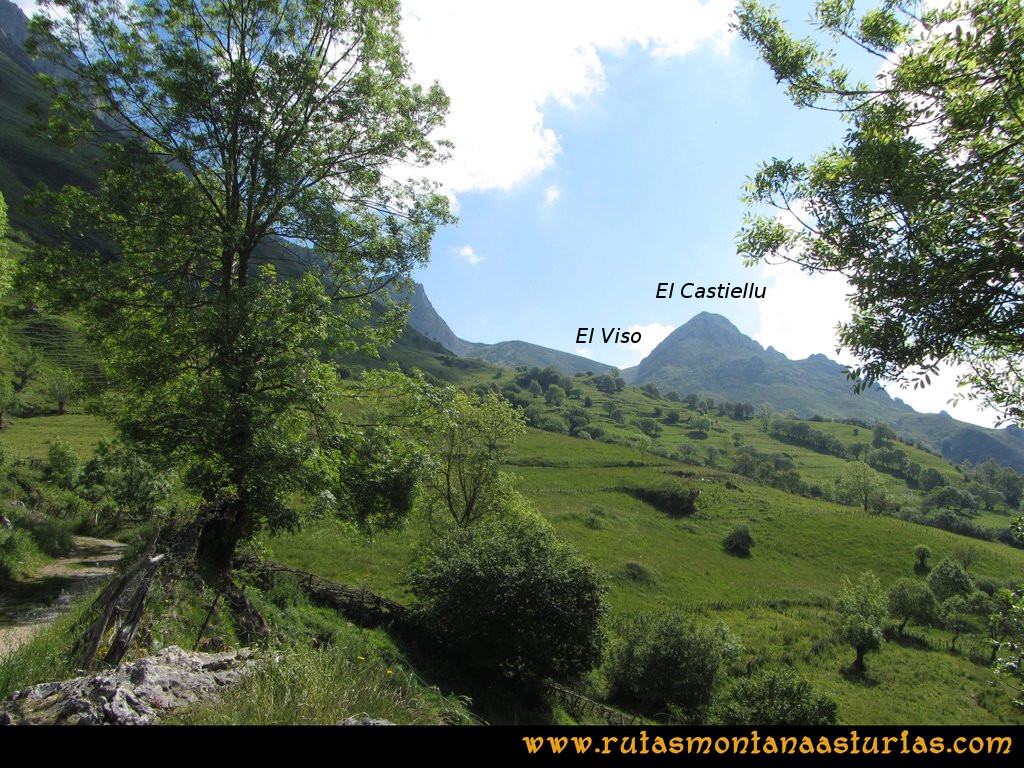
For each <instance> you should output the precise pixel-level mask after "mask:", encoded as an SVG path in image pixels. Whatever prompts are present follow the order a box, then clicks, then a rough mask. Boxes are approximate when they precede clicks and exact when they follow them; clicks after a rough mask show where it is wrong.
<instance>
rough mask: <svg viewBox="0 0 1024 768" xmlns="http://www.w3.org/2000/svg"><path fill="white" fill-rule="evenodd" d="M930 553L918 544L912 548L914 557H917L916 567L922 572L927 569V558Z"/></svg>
mask: <svg viewBox="0 0 1024 768" xmlns="http://www.w3.org/2000/svg"><path fill="white" fill-rule="evenodd" d="M931 554H932V551H931V550H930V549H929V548H928V547H927V546H926V545H924V544H918V545H917V546H916V547H914V556H915V557H917V566H918V568H919V569H921V570H924V569H925V568H927V567H928V558H929V557H931Z"/></svg>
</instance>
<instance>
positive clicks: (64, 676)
mask: <svg viewBox="0 0 1024 768" xmlns="http://www.w3.org/2000/svg"><path fill="white" fill-rule="evenodd" d="M2 535H3V534H2V532H0V536H2ZM97 596H98V592H94V593H93V594H91V595H84V596H82V597H81V598H80V599H79V600H77V601H76V602H75V603H74V604H73V605H72V606H71V607H70V608H69V609H68V610H67V611H66V612H65V613H63V614H61V615H60V616H58V617H57V618H56V619H54V621H53V622H51V623H50V624H48V625H47V626H45V627H43V628H42V629H41V630H39V632H37V633H36V634H35V635H33V637H32V638H31V639H30V640H29V641H28V642H27V643H25V644H24V645H22V646H21V647H20V648H18V649H17V650H15V651H13V652H11V653H9V654H7V655H6V656H3V657H0V701H2V700H6V699H7V698H8V697H9V696H10V695H11V694H12V693H14V692H15V691H17V690H21V689H22V688H26V687H28V686H30V685H35V684H37V683H45V682H52V681H54V680H69V679H71V678H72V677H74V676H75V673H76V671H77V667H76V664H75V659H73V658H72V655H71V652H70V651H71V648H72V646H73V645H74V643H75V640H77V639H78V637H79V636H80V635H81V634H82V632H84V631H85V628H86V626H87V622H88V621H89V620H91V618H93V617H92V616H91V614H90V608H91V607H92V603H93V601H94V600H95V599H96V597H97Z"/></svg>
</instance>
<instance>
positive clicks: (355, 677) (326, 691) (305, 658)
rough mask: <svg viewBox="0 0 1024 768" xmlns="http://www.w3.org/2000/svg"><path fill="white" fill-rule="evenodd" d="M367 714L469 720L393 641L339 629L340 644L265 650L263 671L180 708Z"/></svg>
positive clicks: (253, 715) (282, 718) (317, 721)
mask: <svg viewBox="0 0 1024 768" xmlns="http://www.w3.org/2000/svg"><path fill="white" fill-rule="evenodd" d="M367 713H369V715H370V716H372V717H374V718H380V719H384V720H388V721H389V722H392V723H397V724H400V725H438V724H445V723H447V724H463V723H469V722H472V720H471V717H470V715H469V714H468V713H467V712H466V710H465V708H464V707H463V706H462V705H461V704H460V703H459V702H457V701H453V700H449V699H446V698H444V697H443V696H442V695H441V694H440V693H439V692H438V691H437V689H436V688H428V687H427V686H426V685H424V684H423V683H422V682H420V681H419V680H418V679H417V677H416V674H415V672H413V671H412V670H410V669H409V668H408V665H407V664H406V663H405V662H404V661H403V660H402V659H401V658H400V656H399V654H398V652H397V650H396V649H394V647H393V646H392V647H385V648H383V649H380V648H378V647H377V644H375V643H374V638H373V637H372V636H370V634H369V633H367V632H365V631H363V630H359V629H356V628H353V627H351V625H349V627H347V628H345V627H339V628H338V630H337V632H336V633H335V642H334V643H332V644H331V645H330V646H328V647H314V646H311V645H310V644H309V643H307V642H301V641H295V642H290V643H288V644H286V645H281V646H278V647H273V648H270V649H268V652H267V656H266V658H265V659H264V660H263V661H261V662H260V667H259V669H257V670H255V671H254V672H253V673H252V674H249V675H246V676H245V678H244V679H243V680H242V681H240V682H239V683H238V684H237V685H233V686H231V687H230V688H228V689H227V690H226V691H225V692H224V694H223V695H222V696H219V697H217V698H216V699H215V700H211V701H203V702H201V703H198V704H196V705H194V706H191V707H189V708H188V709H185V710H183V711H181V712H179V713H175V715H174V716H173V718H172V722H174V723H178V724H184V725H264V726H266V725H335V724H337V723H338V721H340V720H344V719H346V718H348V717H360V716H364V717H365V716H367Z"/></svg>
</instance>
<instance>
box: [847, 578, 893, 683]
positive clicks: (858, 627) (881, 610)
mask: <svg viewBox="0 0 1024 768" xmlns="http://www.w3.org/2000/svg"><path fill="white" fill-rule="evenodd" d="M836 609H837V610H838V611H839V615H840V624H839V634H840V636H841V637H842V639H843V640H844V641H845V642H847V643H849V644H850V645H851V646H853V649H854V650H855V651H856V652H857V658H856V659H855V660H854V662H853V669H855V670H857V671H858V672H863V671H864V669H865V666H864V654H865V653H867V652H868V651H874V650H878V648H880V647H881V645H882V631H883V629H884V625H885V617H886V598H885V593H884V592H883V591H882V585H881V584H880V583H879V581H878V577H877V576H875V574H874V573H872V572H871V571H864V572H863V573H862V574H861V575H860V577H859V578H858V579H857V582H856V583H854V582H851V581H850V579H849V578H848V577H846V576H844V577H843V580H842V583H841V587H840V592H839V597H838V599H837V602H836Z"/></svg>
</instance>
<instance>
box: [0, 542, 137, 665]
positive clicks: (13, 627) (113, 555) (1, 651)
mask: <svg viewBox="0 0 1024 768" xmlns="http://www.w3.org/2000/svg"><path fill="white" fill-rule="evenodd" d="M124 548H125V545H124V544H122V543H121V542H119V541H111V540H109V539H94V538H92V537H89V536H75V537H74V548H73V549H72V551H71V554H69V555H68V556H67V557H62V558H59V559H57V560H54V561H52V562H50V563H47V564H46V565H44V566H41V567H39V568H37V569H36V570H35V571H33V572H32V573H31V574H30V576H29V578H27V579H26V580H25V581H22V582H18V583H17V584H15V585H14V586H13V587H11V588H9V589H5V590H4V591H3V592H0V659H2V658H4V657H5V656H7V654H9V653H12V652H13V651H15V650H17V649H18V648H20V647H21V646H22V645H24V644H25V643H27V642H28V641H29V639H30V638H31V637H32V636H33V635H34V634H35V633H36V632H38V631H39V630H40V629H42V628H43V627H45V626H46V625H47V624H49V623H50V622H51V621H53V620H54V619H55V618H56V617H57V616H58V615H59V614H60V613H61V611H63V610H64V609H66V608H67V606H68V605H69V604H70V603H71V601H72V600H73V599H74V598H75V597H76V596H77V595H80V594H82V593H83V592H88V591H89V590H91V589H93V588H94V587H96V586H98V585H99V584H100V583H102V582H103V580H104V579H107V578H109V577H110V576H111V575H112V574H113V573H114V566H115V565H116V564H117V561H118V560H120V559H121V554H122V552H123V551H124Z"/></svg>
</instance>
